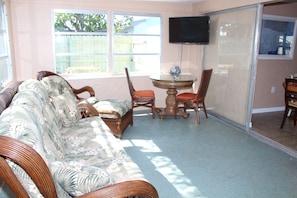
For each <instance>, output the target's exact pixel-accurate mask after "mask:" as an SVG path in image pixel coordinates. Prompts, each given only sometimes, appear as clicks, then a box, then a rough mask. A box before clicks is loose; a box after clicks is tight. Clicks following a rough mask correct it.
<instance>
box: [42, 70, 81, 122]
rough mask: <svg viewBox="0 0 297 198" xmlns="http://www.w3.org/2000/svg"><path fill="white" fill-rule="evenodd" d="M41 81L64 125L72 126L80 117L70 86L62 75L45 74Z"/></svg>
mask: <svg viewBox="0 0 297 198" xmlns="http://www.w3.org/2000/svg"><path fill="white" fill-rule="evenodd" d="M41 83H42V84H43V85H44V87H45V88H46V90H47V93H48V95H49V97H50V100H51V102H52V103H53V105H54V107H55V110H56V112H57V115H58V116H59V118H60V119H61V120H62V122H63V125H64V126H65V127H70V126H72V125H73V124H74V123H75V122H77V121H78V120H79V119H81V118H82V116H81V112H80V110H79V108H78V106H77V102H78V100H77V98H76V96H75V95H74V93H73V92H72V89H71V87H70V86H69V85H68V84H67V82H66V81H65V80H64V79H63V78H62V77H60V76H56V75H52V76H47V77H44V78H42V80H41Z"/></svg>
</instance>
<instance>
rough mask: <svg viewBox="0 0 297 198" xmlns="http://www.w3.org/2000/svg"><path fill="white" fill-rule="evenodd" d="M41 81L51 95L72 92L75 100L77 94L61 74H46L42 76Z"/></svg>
mask: <svg viewBox="0 0 297 198" xmlns="http://www.w3.org/2000/svg"><path fill="white" fill-rule="evenodd" d="M41 82H42V84H43V85H44V86H45V88H46V90H47V93H48V95H49V96H51V97H52V96H59V95H61V94H64V93H65V92H69V93H71V95H72V97H73V98H74V100H76V96H75V95H74V93H73V92H72V89H71V87H70V86H69V85H68V84H67V82H66V81H65V80H64V79H63V78H62V77H61V76H57V75H52V76H46V77H44V78H42V80H41Z"/></svg>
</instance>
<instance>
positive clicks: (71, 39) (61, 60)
mask: <svg viewBox="0 0 297 198" xmlns="http://www.w3.org/2000/svg"><path fill="white" fill-rule="evenodd" d="M54 28H55V61H56V72H57V73H98V72H108V70H109V68H108V34H107V14H106V13H87V12H85V13H79V12H62V11H56V12H55V19H54Z"/></svg>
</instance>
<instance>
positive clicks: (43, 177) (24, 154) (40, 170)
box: [0, 136, 57, 198]
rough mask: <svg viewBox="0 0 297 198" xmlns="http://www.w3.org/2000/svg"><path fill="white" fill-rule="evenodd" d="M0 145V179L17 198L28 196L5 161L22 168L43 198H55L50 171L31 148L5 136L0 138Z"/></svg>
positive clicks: (55, 193)
mask: <svg viewBox="0 0 297 198" xmlns="http://www.w3.org/2000/svg"><path fill="white" fill-rule="evenodd" d="M0 145H1V146H0V166H1V169H0V178H2V179H3V181H4V182H5V183H6V184H7V185H8V186H9V188H10V189H11V190H12V192H13V193H14V194H15V195H16V196H17V197H29V195H28V193H27V192H26V190H25V189H24V187H23V185H22V184H21V182H20V181H19V179H18V178H17V176H16V175H15V173H14V172H13V171H12V169H11V168H10V166H9V165H8V163H7V161H6V159H9V160H10V161H12V162H14V163H16V164H18V165H19V166H20V167H22V168H23V169H24V170H25V171H26V172H27V174H28V175H29V176H30V177H31V179H32V180H33V182H34V183H35V185H36V187H37V188H38V189H39V192H40V193H41V194H42V195H43V196H44V197H53V198H54V197H57V192H56V188H55V184H54V181H53V178H52V176H51V173H50V170H49V169H48V167H47V165H46V163H45V162H44V161H43V159H42V157H41V156H40V155H39V154H38V153H37V152H36V151H35V150H34V149H33V148H31V147H30V146H28V145H26V144H25V143H23V142H21V141H19V140H16V139H13V138H10V137H5V136H0Z"/></svg>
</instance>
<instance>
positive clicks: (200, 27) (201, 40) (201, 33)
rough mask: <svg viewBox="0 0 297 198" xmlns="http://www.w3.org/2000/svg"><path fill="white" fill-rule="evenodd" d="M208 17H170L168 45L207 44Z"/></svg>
mask: <svg viewBox="0 0 297 198" xmlns="http://www.w3.org/2000/svg"><path fill="white" fill-rule="evenodd" d="M209 26H210V24H209V16H193V17H170V18H169V42H170V43H193V44H208V43H209Z"/></svg>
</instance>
